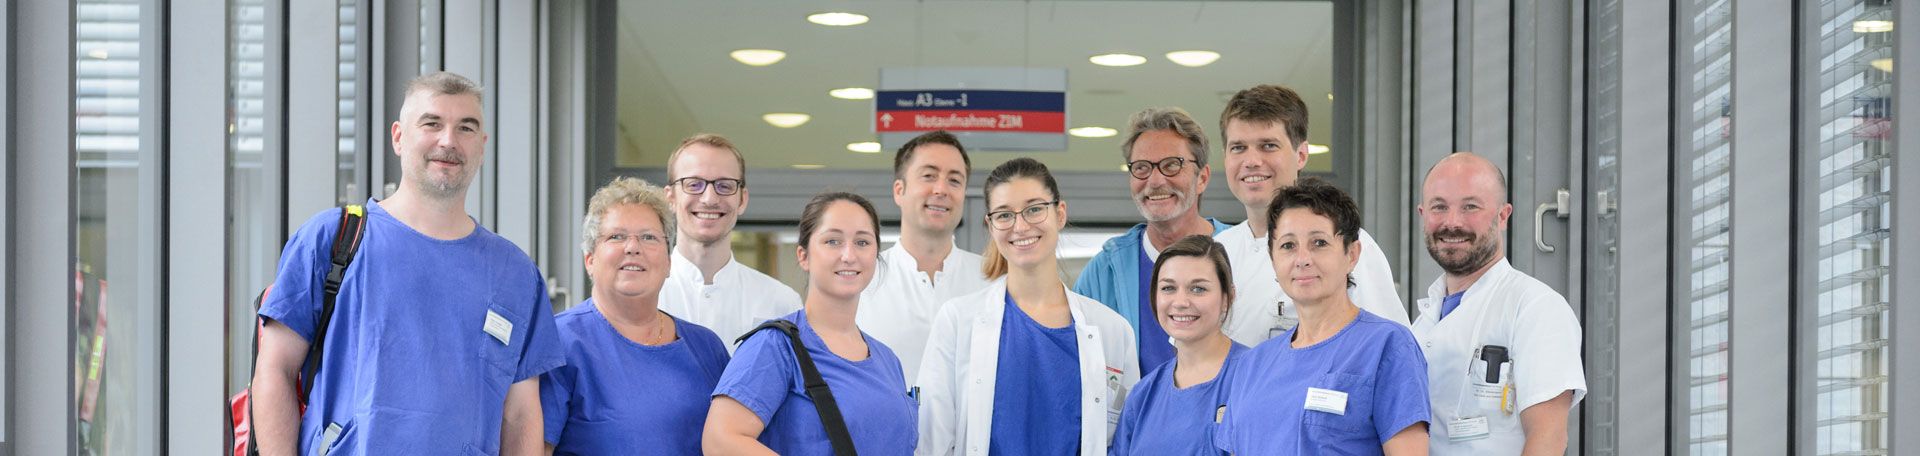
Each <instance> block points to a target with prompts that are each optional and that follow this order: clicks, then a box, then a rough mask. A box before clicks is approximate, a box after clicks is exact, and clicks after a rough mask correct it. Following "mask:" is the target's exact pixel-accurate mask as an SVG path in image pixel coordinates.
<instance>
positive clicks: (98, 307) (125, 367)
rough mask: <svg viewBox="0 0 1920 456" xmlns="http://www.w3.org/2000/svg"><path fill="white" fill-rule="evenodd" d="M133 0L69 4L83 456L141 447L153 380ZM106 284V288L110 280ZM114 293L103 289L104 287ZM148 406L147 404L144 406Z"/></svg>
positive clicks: (137, 11) (76, 359) (146, 190)
mask: <svg viewBox="0 0 1920 456" xmlns="http://www.w3.org/2000/svg"><path fill="white" fill-rule="evenodd" d="M145 13H146V12H145V11H142V9H141V4H140V3H139V2H136V1H125V0H122V1H109V0H82V1H80V2H78V4H77V5H76V7H75V8H74V28H75V30H74V120H73V127H74V137H73V147H74V172H75V180H74V184H73V185H74V194H75V195H74V204H75V208H74V217H75V220H74V221H73V237H74V256H75V258H74V272H73V287H74V296H75V299H74V302H73V303H72V304H71V305H73V306H74V309H73V312H74V318H73V322H74V323H73V324H74V326H73V328H72V329H73V331H72V334H73V337H74V341H73V342H74V351H73V363H74V392H75V396H76V397H75V406H76V410H75V411H76V413H75V414H74V415H73V416H74V417H75V418H76V419H77V420H78V422H77V426H76V430H77V431H78V432H77V434H78V442H76V443H75V445H76V447H78V448H79V452H80V453H81V454H134V453H135V452H137V451H142V449H141V448H137V447H138V446H139V442H140V441H141V440H140V439H141V437H140V436H139V435H137V430H138V429H139V428H141V427H142V426H145V425H146V423H142V422H140V421H141V420H142V417H143V415H141V414H139V413H136V412H137V409H138V406H139V405H140V404H142V402H141V401H140V400H139V399H140V398H139V397H138V395H139V394H140V393H141V392H142V391H144V390H146V386H147V385H150V384H153V382H154V379H151V378H145V379H143V378H141V374H142V373H143V372H146V373H151V372H150V371H147V370H144V369H141V368H140V367H141V366H139V365H138V364H137V363H140V361H141V360H139V359H138V356H135V355H136V354H138V353H140V351H141V350H142V349H141V348H138V347H141V346H142V345H144V344H141V343H140V342H141V341H143V340H151V339H152V338H151V337H149V335H147V334H143V333H146V332H148V331H150V329H151V328H148V327H145V326H147V325H146V324H145V323H148V322H146V321H143V320H142V315H139V314H138V312H139V311H140V310H142V309H140V308H139V305H140V304H141V302H142V301H143V299H144V297H142V296H140V295H141V293H139V291H140V290H142V289H143V287H142V286H141V284H142V279H143V277H150V276H148V275H146V269H147V268H143V267H142V264H143V263H146V262H150V261H151V258H149V257H148V254H149V253H150V250H151V248H150V247H151V246H142V245H140V244H141V242H140V241H141V240H143V239H146V238H147V237H146V235H145V234H146V233H147V232H149V231H150V230H151V229H152V226H151V225H146V226H143V223H151V219H149V218H148V217H145V216H144V214H142V212H143V211H144V210H150V209H151V207H150V206H148V207H143V204H145V203H148V202H149V201H151V200H150V199H147V198H146V197H144V196H143V195H151V194H152V193H153V192H152V190H153V189H152V188H151V187H150V186H149V185H147V184H148V182H145V181H143V180H142V175H141V172H142V167H143V166H152V165H153V164H152V163H147V162H146V161H145V159H144V155H145V154H144V152H143V151H142V150H141V133H142V132H141V126H142V123H143V122H144V121H145V119H144V118H143V117H144V114H145V113H143V112H141V109H142V106H141V96H142V95H143V94H142V93H141V90H142V87H141V70H142V66H143V65H145V64H146V63H147V59H146V56H145V55H143V51H144V50H143V49H141V32H142V30H141V21H142V16H143V15H144V14H145ZM109 284H112V287H111V288H110V287H109ZM110 289H111V290H112V292H109V290H110ZM148 412H150V411H148Z"/></svg>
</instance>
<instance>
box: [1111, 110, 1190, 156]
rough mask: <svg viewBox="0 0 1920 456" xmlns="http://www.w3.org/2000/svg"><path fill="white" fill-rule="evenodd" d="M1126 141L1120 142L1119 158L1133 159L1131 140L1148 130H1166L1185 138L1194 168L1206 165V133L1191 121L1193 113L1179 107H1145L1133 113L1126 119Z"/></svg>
mask: <svg viewBox="0 0 1920 456" xmlns="http://www.w3.org/2000/svg"><path fill="white" fill-rule="evenodd" d="M1127 124H1128V127H1127V142H1125V143H1121V144H1120V159H1121V160H1129V161H1131V160H1133V142H1134V141H1135V140H1138V139H1140V135H1141V134H1144V133H1146V132H1149V131H1155V130H1168V131H1172V132H1173V133H1174V134H1177V135H1180V136H1181V137H1183V138H1186V139H1187V149H1188V151H1190V152H1193V164H1194V165H1196V166H1195V168H1194V169H1196V170H1198V169H1200V168H1199V167H1204V166H1207V135H1206V133H1204V132H1202V131H1200V123H1199V122H1195V121H1193V115H1192V114H1187V110H1185V109H1180V108H1172V107H1166V108H1147V109H1143V110H1140V112H1136V113H1133V118H1132V119H1129V120H1127Z"/></svg>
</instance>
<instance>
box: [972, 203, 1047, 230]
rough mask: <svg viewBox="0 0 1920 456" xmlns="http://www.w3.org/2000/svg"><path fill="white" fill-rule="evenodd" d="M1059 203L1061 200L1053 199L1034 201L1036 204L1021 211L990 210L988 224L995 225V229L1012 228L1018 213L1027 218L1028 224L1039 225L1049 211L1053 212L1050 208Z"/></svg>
mask: <svg viewBox="0 0 1920 456" xmlns="http://www.w3.org/2000/svg"><path fill="white" fill-rule="evenodd" d="M1058 204H1060V200H1053V201H1047V202H1043V203H1034V205H1032V206H1027V207H1026V208H1025V209H1021V210H1020V212H1014V211H993V212H988V213H987V224H989V225H993V229H996V230H1005V229H1012V228H1013V218H1014V216H1015V215H1018V216H1019V217H1020V218H1021V219H1025V220H1026V221H1027V224H1028V225H1038V224H1040V222H1045V221H1047V213H1048V212H1052V211H1049V210H1048V209H1052V208H1053V206H1055V205H1058Z"/></svg>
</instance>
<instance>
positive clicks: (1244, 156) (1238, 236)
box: [1214, 84, 1408, 346]
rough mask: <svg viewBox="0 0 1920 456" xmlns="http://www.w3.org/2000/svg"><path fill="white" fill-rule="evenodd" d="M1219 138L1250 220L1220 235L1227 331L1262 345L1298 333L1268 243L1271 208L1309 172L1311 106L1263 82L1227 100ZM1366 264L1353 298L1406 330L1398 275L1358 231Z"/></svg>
mask: <svg viewBox="0 0 1920 456" xmlns="http://www.w3.org/2000/svg"><path fill="white" fill-rule="evenodd" d="M1220 138H1221V139H1222V140H1224V141H1225V142H1224V145H1223V146H1222V147H1221V148H1222V153H1221V156H1222V160H1223V162H1224V165H1223V166H1226V174H1227V189H1228V190H1230V191H1232V192H1233V197H1234V198H1235V199H1238V200H1240V204H1241V205H1243V206H1245V207H1246V210H1247V221H1246V222H1244V223H1241V224H1239V225H1234V226H1233V228H1228V229H1227V230H1226V231H1222V232H1220V234H1219V235H1218V236H1214V238H1215V240H1218V241H1220V244H1221V245H1225V246H1226V247H1227V257H1228V258H1229V259H1230V260H1232V261H1233V278H1234V280H1233V283H1234V288H1235V289H1236V290H1235V291H1236V294H1235V295H1234V306H1233V308H1234V312H1233V314H1232V315H1230V316H1228V321H1227V325H1226V328H1225V330H1226V332H1227V336H1228V337H1232V338H1233V340H1234V341H1235V342H1239V343H1242V344H1246V345H1248V346H1256V345H1259V344H1260V343H1261V342H1264V341H1266V340H1267V339H1269V338H1272V337H1273V336H1276V335H1279V334H1281V333H1284V332H1286V331H1287V330H1288V329H1293V327H1294V326H1295V325H1297V324H1298V323H1299V321H1300V316H1299V315H1300V312H1299V309H1298V308H1297V307H1296V306H1293V305H1292V304H1291V301H1292V299H1291V298H1289V297H1288V296H1287V293H1286V292H1285V291H1283V290H1281V288H1280V283H1279V282H1277V281H1276V279H1275V277H1277V276H1278V275H1277V274H1276V273H1275V271H1274V269H1273V263H1272V262H1271V261H1269V259H1268V258H1267V256H1266V255H1258V254H1250V253H1249V252H1264V251H1265V248H1266V245H1267V227H1266V226H1265V225H1264V221H1265V220H1266V218H1267V215H1268V214H1267V205H1268V203H1270V202H1272V201H1273V197H1274V194H1275V193H1276V192H1277V191H1279V190H1280V189H1282V188H1286V187H1288V186H1291V185H1293V183H1294V181H1295V180H1297V179H1299V177H1300V170H1301V169H1303V168H1306V166H1307V159H1308V155H1307V104H1306V102H1305V101H1304V100H1302V99H1301V98H1300V94H1299V93H1296V92H1294V91H1293V89H1289V88H1286V87H1282V86H1277V85H1271V84H1261V85H1258V86H1254V87H1252V88H1249V89H1246V90H1242V91H1240V92H1239V93H1236V94H1234V95H1233V98H1232V99H1229V100H1227V107H1226V108H1225V109H1222V110H1221V112H1220ZM1359 236H1360V238H1359V241H1358V242H1359V244H1360V247H1361V248H1360V264H1358V265H1355V267H1354V269H1353V280H1354V287H1353V288H1351V289H1349V291H1348V295H1349V296H1350V297H1351V298H1352V299H1353V303H1354V304H1355V305H1358V306H1360V309H1362V310H1366V311H1367V312H1370V313H1373V314H1374V315H1378V316H1380V318H1385V319H1387V320H1391V321H1393V322H1395V323H1399V324H1401V325H1406V324H1407V322H1408V319H1407V308H1406V306H1405V305H1403V304H1401V302H1400V293H1399V292H1398V291H1395V290H1394V284H1393V269H1392V267H1391V266H1390V265H1389V264H1388V263H1387V256H1386V254H1383V253H1381V250H1380V244H1379V243H1377V242H1374V240H1373V236H1372V235H1369V234H1367V230H1366V229H1360V230H1359Z"/></svg>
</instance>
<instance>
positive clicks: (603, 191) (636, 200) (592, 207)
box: [580, 177, 675, 253]
mask: <svg viewBox="0 0 1920 456" xmlns="http://www.w3.org/2000/svg"><path fill="white" fill-rule="evenodd" d="M623 204H638V205H642V206H646V207H647V208H649V209H653V214H654V215H655V216H658V217H660V229H662V230H664V231H662V232H661V233H660V235H661V236H665V237H666V239H667V248H668V249H672V248H673V241H674V239H673V238H674V233H675V231H674V213H673V209H671V208H670V207H668V206H667V195H666V192H665V191H664V190H661V189H660V187H655V186H653V185H649V184H647V181H645V180H641V179H637V178H632V177H616V178H613V181H612V182H608V183H607V185H605V186H602V187H600V190H597V191H594V192H593V199H592V200H589V201H588V202H587V218H586V220H585V221H583V222H582V223H581V224H580V225H581V229H580V252H581V253H592V252H593V245H594V244H596V243H598V242H599V241H600V223H601V222H602V221H603V219H604V218H606V216H607V210H609V209H613V207H614V206H619V205H623Z"/></svg>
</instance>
